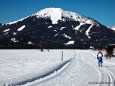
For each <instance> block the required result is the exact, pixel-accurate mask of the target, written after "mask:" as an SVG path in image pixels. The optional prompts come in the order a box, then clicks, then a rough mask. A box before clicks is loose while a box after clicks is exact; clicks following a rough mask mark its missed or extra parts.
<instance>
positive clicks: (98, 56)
mask: <svg viewBox="0 0 115 86" xmlns="http://www.w3.org/2000/svg"><path fill="white" fill-rule="evenodd" d="M102 57H103V53H102V52H101V50H99V52H98V54H97V59H98V66H99V67H100V66H101V67H102V63H103V58H102Z"/></svg>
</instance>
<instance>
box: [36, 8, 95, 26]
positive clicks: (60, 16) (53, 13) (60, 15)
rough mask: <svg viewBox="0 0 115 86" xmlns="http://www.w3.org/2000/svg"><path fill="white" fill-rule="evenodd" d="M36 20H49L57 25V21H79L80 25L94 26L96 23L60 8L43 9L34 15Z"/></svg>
mask: <svg viewBox="0 0 115 86" xmlns="http://www.w3.org/2000/svg"><path fill="white" fill-rule="evenodd" d="M34 15H35V16H36V17H37V18H39V17H42V18H44V17H45V18H46V17H48V18H50V19H51V20H52V24H57V23H58V20H62V21H66V20H67V19H69V20H74V21H79V22H82V23H87V24H95V23H96V22H95V21H93V20H92V19H90V18H87V17H84V16H81V15H79V14H77V13H74V12H70V11H64V10H63V9H61V8H45V9H43V10H41V11H39V12H37V13H36V14H34Z"/></svg>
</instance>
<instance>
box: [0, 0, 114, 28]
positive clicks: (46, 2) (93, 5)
mask: <svg viewBox="0 0 115 86" xmlns="http://www.w3.org/2000/svg"><path fill="white" fill-rule="evenodd" d="M48 7H57V8H62V9H64V10H67V11H73V12H76V13H78V14H80V15H84V16H87V17H91V18H93V19H95V20H97V21H99V22H100V23H102V24H104V25H106V26H112V25H115V0H0V23H7V22H13V21H16V20H19V19H21V18H24V17H26V16H29V15H31V14H33V13H36V12H38V11H39V10H41V9H44V8H48Z"/></svg>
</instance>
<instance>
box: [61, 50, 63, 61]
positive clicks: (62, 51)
mask: <svg viewBox="0 0 115 86" xmlns="http://www.w3.org/2000/svg"><path fill="white" fill-rule="evenodd" d="M61 61H63V51H62V57H61Z"/></svg>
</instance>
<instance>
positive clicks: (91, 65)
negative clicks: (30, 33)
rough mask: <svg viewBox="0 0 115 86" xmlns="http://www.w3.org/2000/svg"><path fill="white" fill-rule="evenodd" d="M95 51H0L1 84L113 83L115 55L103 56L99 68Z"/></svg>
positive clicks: (89, 85) (74, 85) (93, 85)
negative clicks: (101, 64)
mask: <svg viewBox="0 0 115 86" xmlns="http://www.w3.org/2000/svg"><path fill="white" fill-rule="evenodd" d="M62 51H63V61H62ZM97 52H98V51H92V50H50V51H49V52H48V51H47V50H45V51H44V52H40V51H39V50H0V55H1V56H0V68H1V69H0V74H1V75H0V85H1V86H3V85H6V86H7V85H8V86H9V85H10V86H12V85H13V86H114V85H115V83H114V80H115V63H114V61H115V58H112V59H111V60H110V59H108V60H107V59H106V58H103V67H98V65H97V58H96V54H97ZM6 53H7V54H6ZM103 53H104V52H103Z"/></svg>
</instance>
